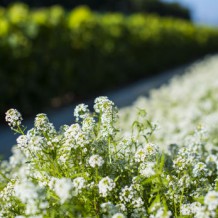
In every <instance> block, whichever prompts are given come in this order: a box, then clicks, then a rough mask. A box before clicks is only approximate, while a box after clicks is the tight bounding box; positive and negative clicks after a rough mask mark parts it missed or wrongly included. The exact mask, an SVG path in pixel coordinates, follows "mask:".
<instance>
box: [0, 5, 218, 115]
mask: <svg viewBox="0 0 218 218" xmlns="http://www.w3.org/2000/svg"><path fill="white" fill-rule="evenodd" d="M216 51H218V30H214V29H209V28H203V27H195V26H193V25H192V24H190V23H187V22H184V21H180V20H172V19H160V18H159V17H156V16H150V15H149V16H144V15H140V14H135V15H132V16H128V17H126V16H123V15H121V14H104V15H102V14H96V13H92V12H91V11H90V10H89V9H88V8H86V7H80V8H77V9H74V10H73V11H71V12H69V13H66V12H65V11H64V10H63V9H62V8H61V7H59V6H54V7H51V8H49V9H40V10H31V11H29V9H28V8H27V7H26V6H25V5H21V4H20V5H15V6H12V7H10V8H8V9H3V8H1V9H0V81H1V86H0V93H1V98H0V105H1V108H0V110H1V111H0V112H1V113H3V112H5V111H6V109H8V108H9V107H16V108H18V109H19V110H21V111H22V112H23V113H33V112H36V111H39V109H41V108H42V107H46V106H49V105H51V99H53V98H55V97H57V96H64V95H65V94H66V93H68V95H70V96H71V97H72V96H82V97H86V96H87V95H88V94H89V95H90V94H91V93H96V92H97V91H99V90H103V89H104V90H105V89H107V88H108V87H112V86H115V85H121V84H124V83H126V82H129V81H132V80H135V79H139V78H141V77H145V76H148V75H151V74H154V73H157V72H160V71H162V70H164V69H166V68H169V67H172V66H174V65H178V64H182V63H185V62H187V61H190V60H191V59H194V58H196V57H198V56H201V55H203V54H206V53H211V52H216Z"/></svg>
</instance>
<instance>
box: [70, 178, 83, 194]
mask: <svg viewBox="0 0 218 218" xmlns="http://www.w3.org/2000/svg"><path fill="white" fill-rule="evenodd" d="M85 184H86V180H85V179H84V178H83V177H77V178H75V179H74V180H73V196H77V195H78V194H79V193H80V192H81V190H82V189H83V188H84V187H85Z"/></svg>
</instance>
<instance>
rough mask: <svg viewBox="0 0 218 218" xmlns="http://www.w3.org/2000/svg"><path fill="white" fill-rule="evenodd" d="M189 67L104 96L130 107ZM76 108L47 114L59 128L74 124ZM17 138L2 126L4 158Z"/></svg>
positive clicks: (28, 123) (0, 145) (0, 136)
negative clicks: (141, 97)
mask: <svg viewBox="0 0 218 218" xmlns="http://www.w3.org/2000/svg"><path fill="white" fill-rule="evenodd" d="M189 66H190V64H188V65H184V66H181V67H179V68H176V69H172V70H169V71H165V72H163V73H162V74H160V75H157V76H155V77H153V78H149V79H143V80H141V81H139V82H136V83H134V84H132V85H129V86H128V87H125V88H122V89H117V90H115V91H112V92H108V93H105V94H104V95H106V96H108V98H109V99H110V100H112V101H113V102H114V103H115V104H116V105H117V106H118V107H119V108H121V107H125V106H130V105H131V104H133V103H134V101H135V100H136V99H137V98H138V97H139V96H147V95H148V94H149V91H150V90H151V89H154V88H158V87H160V86H161V85H162V84H166V83H167V82H168V81H169V80H170V79H171V78H172V77H173V76H174V75H178V74H182V73H184V72H185V71H186V70H187V68H188V67H189ZM96 97H97V96H96ZM93 100H94V99H90V100H89V101H87V102H85V103H86V104H88V105H93ZM74 107H75V105H71V106H68V107H65V108H61V109H60V110H58V111H50V112H47V115H48V117H49V120H50V121H51V122H53V123H54V125H55V126H56V127H57V128H58V127H59V126H61V125H63V124H70V123H72V122H73V110H74ZM33 121H34V117H32V118H30V119H29V120H27V121H24V125H25V126H27V128H28V129H29V128H31V127H32V126H33ZM16 138H17V135H15V134H14V133H13V131H11V130H10V128H9V127H6V126H0V155H3V157H4V158H8V157H9V156H10V155H11V147H12V146H13V145H14V144H15V143H16Z"/></svg>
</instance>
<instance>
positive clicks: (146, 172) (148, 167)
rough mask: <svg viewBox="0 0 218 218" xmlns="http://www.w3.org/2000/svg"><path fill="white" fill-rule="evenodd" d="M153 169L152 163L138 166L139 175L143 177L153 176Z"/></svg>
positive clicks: (153, 164)
mask: <svg viewBox="0 0 218 218" xmlns="http://www.w3.org/2000/svg"><path fill="white" fill-rule="evenodd" d="M154 167H155V163H154V162H145V163H142V164H140V166H139V173H140V174H141V175H142V176H144V177H151V176H153V175H155V171H154Z"/></svg>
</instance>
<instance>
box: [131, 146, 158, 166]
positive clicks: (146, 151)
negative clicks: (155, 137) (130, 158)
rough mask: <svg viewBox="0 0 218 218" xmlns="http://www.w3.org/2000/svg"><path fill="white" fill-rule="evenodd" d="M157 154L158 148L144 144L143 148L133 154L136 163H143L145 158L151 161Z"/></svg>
mask: <svg viewBox="0 0 218 218" xmlns="http://www.w3.org/2000/svg"><path fill="white" fill-rule="evenodd" d="M157 153H158V147H157V146H156V145H154V144H151V143H148V144H145V145H144V147H143V148H139V149H138V150H137V151H136V153H135V161H136V162H144V161H145V160H146V158H148V159H151V158H152V157H153V156H155V155H156V154H157Z"/></svg>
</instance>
